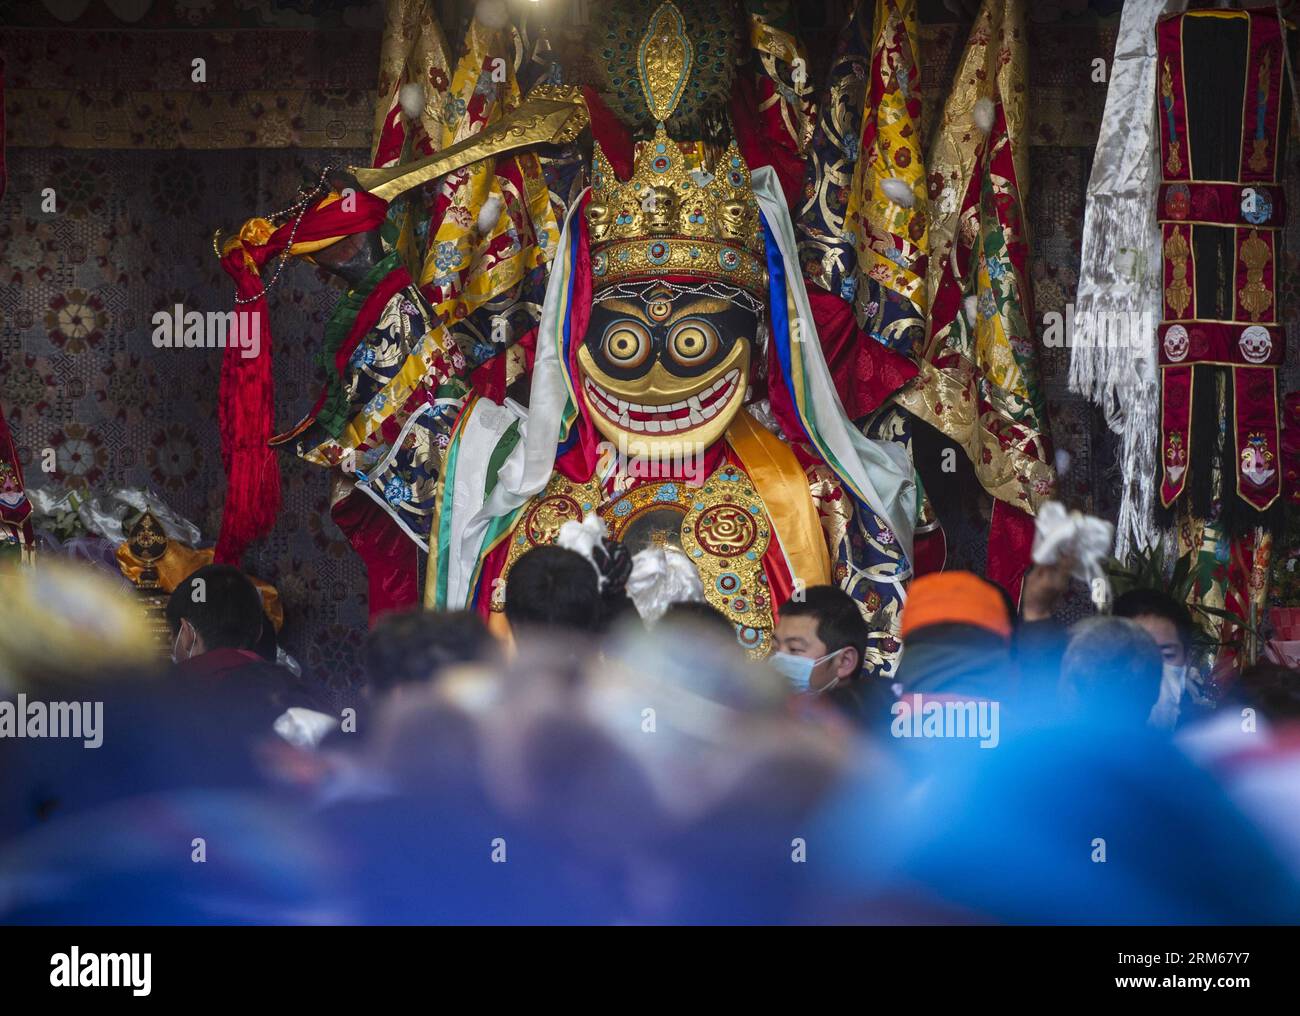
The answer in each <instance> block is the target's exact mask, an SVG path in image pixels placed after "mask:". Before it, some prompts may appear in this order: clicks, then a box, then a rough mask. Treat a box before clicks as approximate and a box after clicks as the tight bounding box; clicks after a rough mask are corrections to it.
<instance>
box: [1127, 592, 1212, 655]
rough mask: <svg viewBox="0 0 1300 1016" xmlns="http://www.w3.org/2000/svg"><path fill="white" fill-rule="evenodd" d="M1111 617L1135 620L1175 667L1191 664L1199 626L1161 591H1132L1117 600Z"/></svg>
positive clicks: (1171, 598)
mask: <svg viewBox="0 0 1300 1016" xmlns="http://www.w3.org/2000/svg"><path fill="white" fill-rule="evenodd" d="M1111 614H1112V615H1114V616H1115V617H1124V618H1128V619H1129V620H1132V621H1136V622H1137V623H1138V624H1139V625H1140V626H1141V627H1142V630H1143V631H1145V632H1146V633H1147V634H1148V635H1150V636H1151V640H1152V641H1153V642H1155V644H1156V648H1158V649H1159V650H1160V656H1161V659H1162V660H1163V661H1164V662H1165V663H1167V664H1169V665H1170V666H1173V667H1185V666H1187V664H1188V663H1190V662H1191V649H1192V636H1193V633H1194V632H1195V630H1196V625H1195V623H1194V622H1193V621H1192V615H1191V613H1190V612H1189V611H1188V609H1187V607H1186V606H1185V605H1184V604H1181V603H1179V602H1178V601H1177V600H1175V599H1174V598H1173V597H1172V596H1170V595H1169V594H1168V593H1166V592H1164V591H1162V590H1159V589H1130V590H1129V591H1128V592H1127V593H1123V594H1121V595H1120V596H1118V597H1116V599H1115V603H1114V605H1113V606H1112V607H1111Z"/></svg>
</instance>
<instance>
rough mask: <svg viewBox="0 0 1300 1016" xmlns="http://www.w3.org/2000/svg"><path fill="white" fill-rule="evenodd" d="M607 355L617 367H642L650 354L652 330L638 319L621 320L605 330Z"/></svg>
mask: <svg viewBox="0 0 1300 1016" xmlns="http://www.w3.org/2000/svg"><path fill="white" fill-rule="evenodd" d="M603 344H604V347H605V356H606V357H607V358H608V359H609V361H610V363H612V364H614V365H615V366H617V367H640V366H641V364H643V363H645V361H646V358H647V357H648V356H649V355H650V332H649V330H647V329H646V327H645V326H644V325H642V324H639V323H638V322H636V321H619V322H616V323H615V324H613V325H611V326H610V328H609V330H608V331H606V332H605V340H604V343H603Z"/></svg>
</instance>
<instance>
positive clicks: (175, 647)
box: [172, 621, 194, 663]
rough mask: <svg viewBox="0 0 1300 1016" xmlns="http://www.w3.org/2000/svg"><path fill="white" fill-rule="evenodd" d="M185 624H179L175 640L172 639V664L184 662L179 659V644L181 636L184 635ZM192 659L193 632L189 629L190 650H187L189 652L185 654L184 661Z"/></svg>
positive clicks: (184, 622)
mask: <svg viewBox="0 0 1300 1016" xmlns="http://www.w3.org/2000/svg"><path fill="white" fill-rule="evenodd" d="M187 623H188V622H186V621H182V622H181V626H180V627H179V628H178V629H177V630H176V638H174V639H172V663H182V662H184V661H183V660H182V659H181V653H180V644H181V636H182V635H183V634H185V626H186V624H187ZM193 658H194V630H193V629H192V628H191V629H190V648H189V651H188V652H187V653H186V654H185V659H186V660H190V659H193Z"/></svg>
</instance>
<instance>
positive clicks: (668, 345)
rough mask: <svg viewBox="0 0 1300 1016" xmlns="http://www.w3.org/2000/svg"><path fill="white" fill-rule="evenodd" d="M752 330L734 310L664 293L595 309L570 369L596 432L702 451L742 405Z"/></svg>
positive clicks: (747, 312)
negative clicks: (697, 445)
mask: <svg viewBox="0 0 1300 1016" xmlns="http://www.w3.org/2000/svg"><path fill="white" fill-rule="evenodd" d="M757 327H758V316H757V315H756V314H755V313H754V311H753V310H751V309H749V308H747V307H745V306H743V305H741V304H739V303H735V302H731V301H728V300H724V299H721V298H719V297H716V296H706V295H697V294H690V293H676V294H675V293H673V292H672V291H671V290H670V289H668V288H666V287H664V288H659V287H652V288H650V289H649V290H647V291H646V292H644V293H643V294H641V295H640V296H639V297H638V296H631V297H629V298H627V299H621V298H608V299H605V300H602V301H601V302H600V303H597V304H595V305H594V306H593V307H592V309H591V318H590V321H589V323H588V325H587V334H586V337H585V338H584V339H583V345H582V349H581V350H580V351H579V353H578V363H579V367H580V368H581V372H582V375H583V378H582V386H583V393H584V395H585V396H586V399H587V403H588V405H589V406H590V408H591V410H592V417H593V419H594V420H595V422H596V426H597V429H599V430H600V431H601V433H602V434H604V435H605V436H606V437H608V438H610V439H611V440H617V439H619V438H626V437H631V436H634V437H636V438H637V439H639V440H649V441H651V442H653V441H654V440H656V439H657V438H658V437H659V436H660V435H662V436H663V437H665V438H669V437H671V438H675V439H676V440H678V441H680V440H681V439H682V438H683V437H689V438H690V439H691V440H692V441H699V442H702V443H703V444H705V445H708V444H711V443H712V442H713V441H715V440H717V438H718V437H720V436H721V435H722V433H723V432H724V431H725V430H726V428H727V425H728V424H730V422H731V420H732V419H733V418H734V417H735V414H736V412H737V411H738V410H739V409H740V407H741V405H742V404H743V403H744V398H745V388H746V385H747V382H748V378H749V358H750V348H751V343H752V342H753V339H754V335H755V332H756V330H757Z"/></svg>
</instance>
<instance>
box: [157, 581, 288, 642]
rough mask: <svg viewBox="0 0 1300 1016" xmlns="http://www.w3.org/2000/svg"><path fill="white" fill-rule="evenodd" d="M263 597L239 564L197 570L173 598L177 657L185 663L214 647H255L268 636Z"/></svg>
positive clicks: (169, 610)
mask: <svg viewBox="0 0 1300 1016" xmlns="http://www.w3.org/2000/svg"><path fill="white" fill-rule="evenodd" d="M264 618H265V612H264V611H263V609H262V596H261V594H260V593H259V592H258V591H257V587H256V586H255V585H253V582H252V580H251V579H249V578H248V576H247V575H245V574H244V573H243V572H241V571H240V570H239V569H238V568H235V567H233V566H231V565H228V564H209V565H205V566H204V567H202V568H200V569H199V570H198V571H196V572H194V573H193V574H191V575H190V576H188V577H187V578H186V579H184V580H183V581H182V582H180V583H179V584H178V585H177V586H176V588H175V589H173V590H172V594H171V598H170V599H168V601H167V623H168V624H169V625H171V630H172V659H173V660H175V661H177V662H180V661H181V660H188V659H191V658H192V657H195V656H201V655H202V654H203V653H208V652H211V651H212V650H214V649H250V650H251V649H254V648H255V647H256V646H257V645H258V643H259V642H260V641H261V639H262V634H263V628H262V623H263V619H264Z"/></svg>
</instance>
